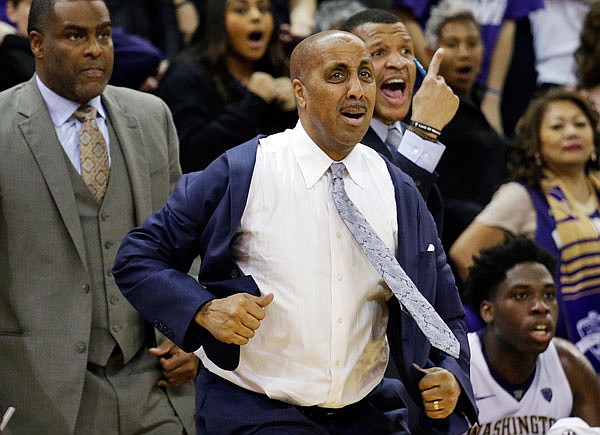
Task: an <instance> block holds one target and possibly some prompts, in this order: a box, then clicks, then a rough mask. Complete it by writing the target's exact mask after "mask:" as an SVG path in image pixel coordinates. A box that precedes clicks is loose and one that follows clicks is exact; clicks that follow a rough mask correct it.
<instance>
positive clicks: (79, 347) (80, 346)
mask: <svg viewBox="0 0 600 435" xmlns="http://www.w3.org/2000/svg"><path fill="white" fill-rule="evenodd" d="M75 350H76V351H77V353H84V352H85V351H86V350H87V346H86V344H85V343H84V342H83V341H78V342H77V344H75Z"/></svg>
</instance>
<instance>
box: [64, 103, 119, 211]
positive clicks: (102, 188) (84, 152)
mask: <svg viewBox="0 0 600 435" xmlns="http://www.w3.org/2000/svg"><path fill="white" fill-rule="evenodd" d="M96 113H97V110H96V108H95V107H92V106H90V105H88V104H86V105H85V106H81V107H79V108H78V109H77V110H76V111H75V112H74V113H73V116H74V117H75V118H77V119H78V120H80V121H81V122H82V124H81V130H80V131H79V161H80V163H81V177H82V178H83V181H84V182H85V184H86V185H87V187H88V188H89V189H90V191H91V192H92V194H93V195H94V197H95V198H96V201H98V203H101V202H102V198H104V192H106V186H107V185H108V177H109V175H110V166H109V164H108V147H107V146H106V140H105V139H104V135H103V134H102V132H101V131H100V129H99V128H98V124H97V122H96Z"/></svg>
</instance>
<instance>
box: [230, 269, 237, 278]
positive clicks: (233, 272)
mask: <svg viewBox="0 0 600 435" xmlns="http://www.w3.org/2000/svg"><path fill="white" fill-rule="evenodd" d="M229 276H230V277H232V278H237V277H238V276H240V273H239V272H238V271H237V270H235V269H233V270H232V271H231V273H230V274H229Z"/></svg>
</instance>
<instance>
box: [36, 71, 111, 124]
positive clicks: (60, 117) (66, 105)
mask: <svg viewBox="0 0 600 435" xmlns="http://www.w3.org/2000/svg"><path fill="white" fill-rule="evenodd" d="M35 80H36V83H37V86H38V89H39V90H40V93H41V94H42V98H43V99H44V101H45V102H46V106H48V111H49V112H50V118H52V122H53V123H54V126H55V127H60V126H61V125H63V124H64V123H65V122H66V121H67V120H68V119H69V118H71V116H72V115H73V112H75V110H77V108H78V107H79V104H77V103H74V102H72V101H70V100H67V99H66V98H64V97H62V96H60V95H58V94H57V93H56V92H54V91H53V90H52V89H50V88H49V87H48V86H46V85H45V84H44V82H42V80H41V79H40V78H39V76H38V75H37V74H36V75H35ZM88 104H89V105H91V106H93V107H95V108H96V110H98V114H99V115H100V116H101V117H102V118H103V119H106V112H105V111H104V107H103V106H102V98H101V97H100V96H99V95H98V96H97V97H94V98H92V99H91V100H90V101H88Z"/></svg>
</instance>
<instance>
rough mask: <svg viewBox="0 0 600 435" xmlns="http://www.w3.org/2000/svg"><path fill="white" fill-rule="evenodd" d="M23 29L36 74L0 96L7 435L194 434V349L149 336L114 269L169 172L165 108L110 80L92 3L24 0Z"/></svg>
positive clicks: (107, 30) (0, 401)
mask: <svg viewBox="0 0 600 435" xmlns="http://www.w3.org/2000/svg"><path fill="white" fill-rule="evenodd" d="M29 37H30V44H31V49H32V52H33V54H34V56H35V63H36V74H35V75H34V76H33V77H32V78H31V79H30V80H29V81H28V82H25V83H23V84H21V85H17V86H15V87H13V88H11V89H9V90H7V91H4V92H2V93H0V107H1V108H2V110H3V114H2V116H0V154H1V155H2V158H1V159H0V410H2V412H3V410H5V409H6V408H7V407H8V406H14V407H15V408H16V412H15V414H14V417H13V418H12V420H11V422H10V425H9V427H8V433H9V434H10V433H13V434H61V435H66V434H85V435H89V434H98V435H106V434H123V435H124V434H133V433H144V434H155V435H172V434H181V433H193V430H194V429H193V426H194V423H193V384H192V382H190V380H191V378H193V376H194V375H195V371H196V367H197V362H196V358H195V357H194V356H193V355H189V354H186V353H184V352H183V351H182V350H181V349H179V348H177V347H176V346H174V345H173V343H171V342H170V341H168V340H165V341H164V342H162V343H161V342H158V341H157V335H158V334H156V331H155V330H154V329H153V328H152V327H151V325H150V324H148V323H147V322H145V321H144V320H143V319H142V318H141V317H140V316H139V314H138V313H137V312H136V311H135V310H134V309H133V307H131V305H130V304H129V303H128V302H127V301H126V300H125V299H124V298H123V297H122V296H121V294H120V292H119V290H118V288H117V286H116V284H115V282H114V279H113V277H112V273H111V267H112V264H113V262H114V257H115V254H116V250H117V247H118V244H119V242H120V241H121V239H122V238H123V236H124V235H125V234H126V233H127V231H129V230H130V229H131V228H132V227H133V226H135V225H139V224H141V223H142V222H143V221H144V219H145V218H146V216H147V215H149V214H150V213H151V212H152V211H153V210H156V209H157V208H158V207H159V206H160V205H161V204H162V203H163V202H164V201H165V199H166V198H167V196H168V194H169V192H170V190H171V187H172V186H173V184H174V183H175V181H176V180H177V178H178V177H179V176H180V168H179V163H178V146H177V135H176V133H175V127H174V125H173V121H172V118H171V114H170V112H169V110H168V109H167V107H166V105H165V104H164V103H162V102H161V101H160V100H158V99H157V98H156V97H153V96H150V95H147V94H142V93H140V92H136V91H132V90H128V89H122V88H115V87H112V86H107V82H108V79H109V77H110V75H111V71H112V65H113V45H112V38H111V24H110V17H109V13H108V9H107V8H106V5H105V4H104V2H103V1H101V0H75V1H62V0H33V2H32V4H31V12H30V15H29ZM80 108H81V111H87V112H91V113H92V115H91V116H89V118H87V119H86V120H85V121H80V120H79V119H77V118H76V117H75V116H77V113H79V112H80V110H79V109H80ZM92 108H93V109H92ZM94 112H97V113H96V114H95V115H94ZM87 144H90V145H92V146H93V147H92V149H91V150H90V151H92V153H91V154H90V153H86V152H85V151H84V150H86V149H87V147H86V145H87ZM93 156H97V157H98V161H96V159H94V158H93ZM90 173H93V174H94V175H95V176H94V177H89V176H88V174H90ZM99 186H102V188H100V187H99Z"/></svg>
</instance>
